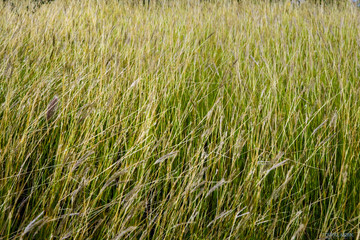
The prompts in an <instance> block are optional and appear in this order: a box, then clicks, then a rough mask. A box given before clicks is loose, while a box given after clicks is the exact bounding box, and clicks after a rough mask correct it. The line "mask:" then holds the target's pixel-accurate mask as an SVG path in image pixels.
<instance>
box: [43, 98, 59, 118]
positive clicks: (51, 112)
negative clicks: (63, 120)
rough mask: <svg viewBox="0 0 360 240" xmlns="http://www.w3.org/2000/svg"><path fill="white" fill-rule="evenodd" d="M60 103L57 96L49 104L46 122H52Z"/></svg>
mask: <svg viewBox="0 0 360 240" xmlns="http://www.w3.org/2000/svg"><path fill="white" fill-rule="evenodd" d="M58 103H59V98H58V97H57V96H55V97H54V98H53V99H52V100H51V101H50V103H49V105H48V107H47V111H46V120H48V121H49V120H50V119H51V118H52V117H53V116H54V114H55V112H56V109H57V106H58Z"/></svg>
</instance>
